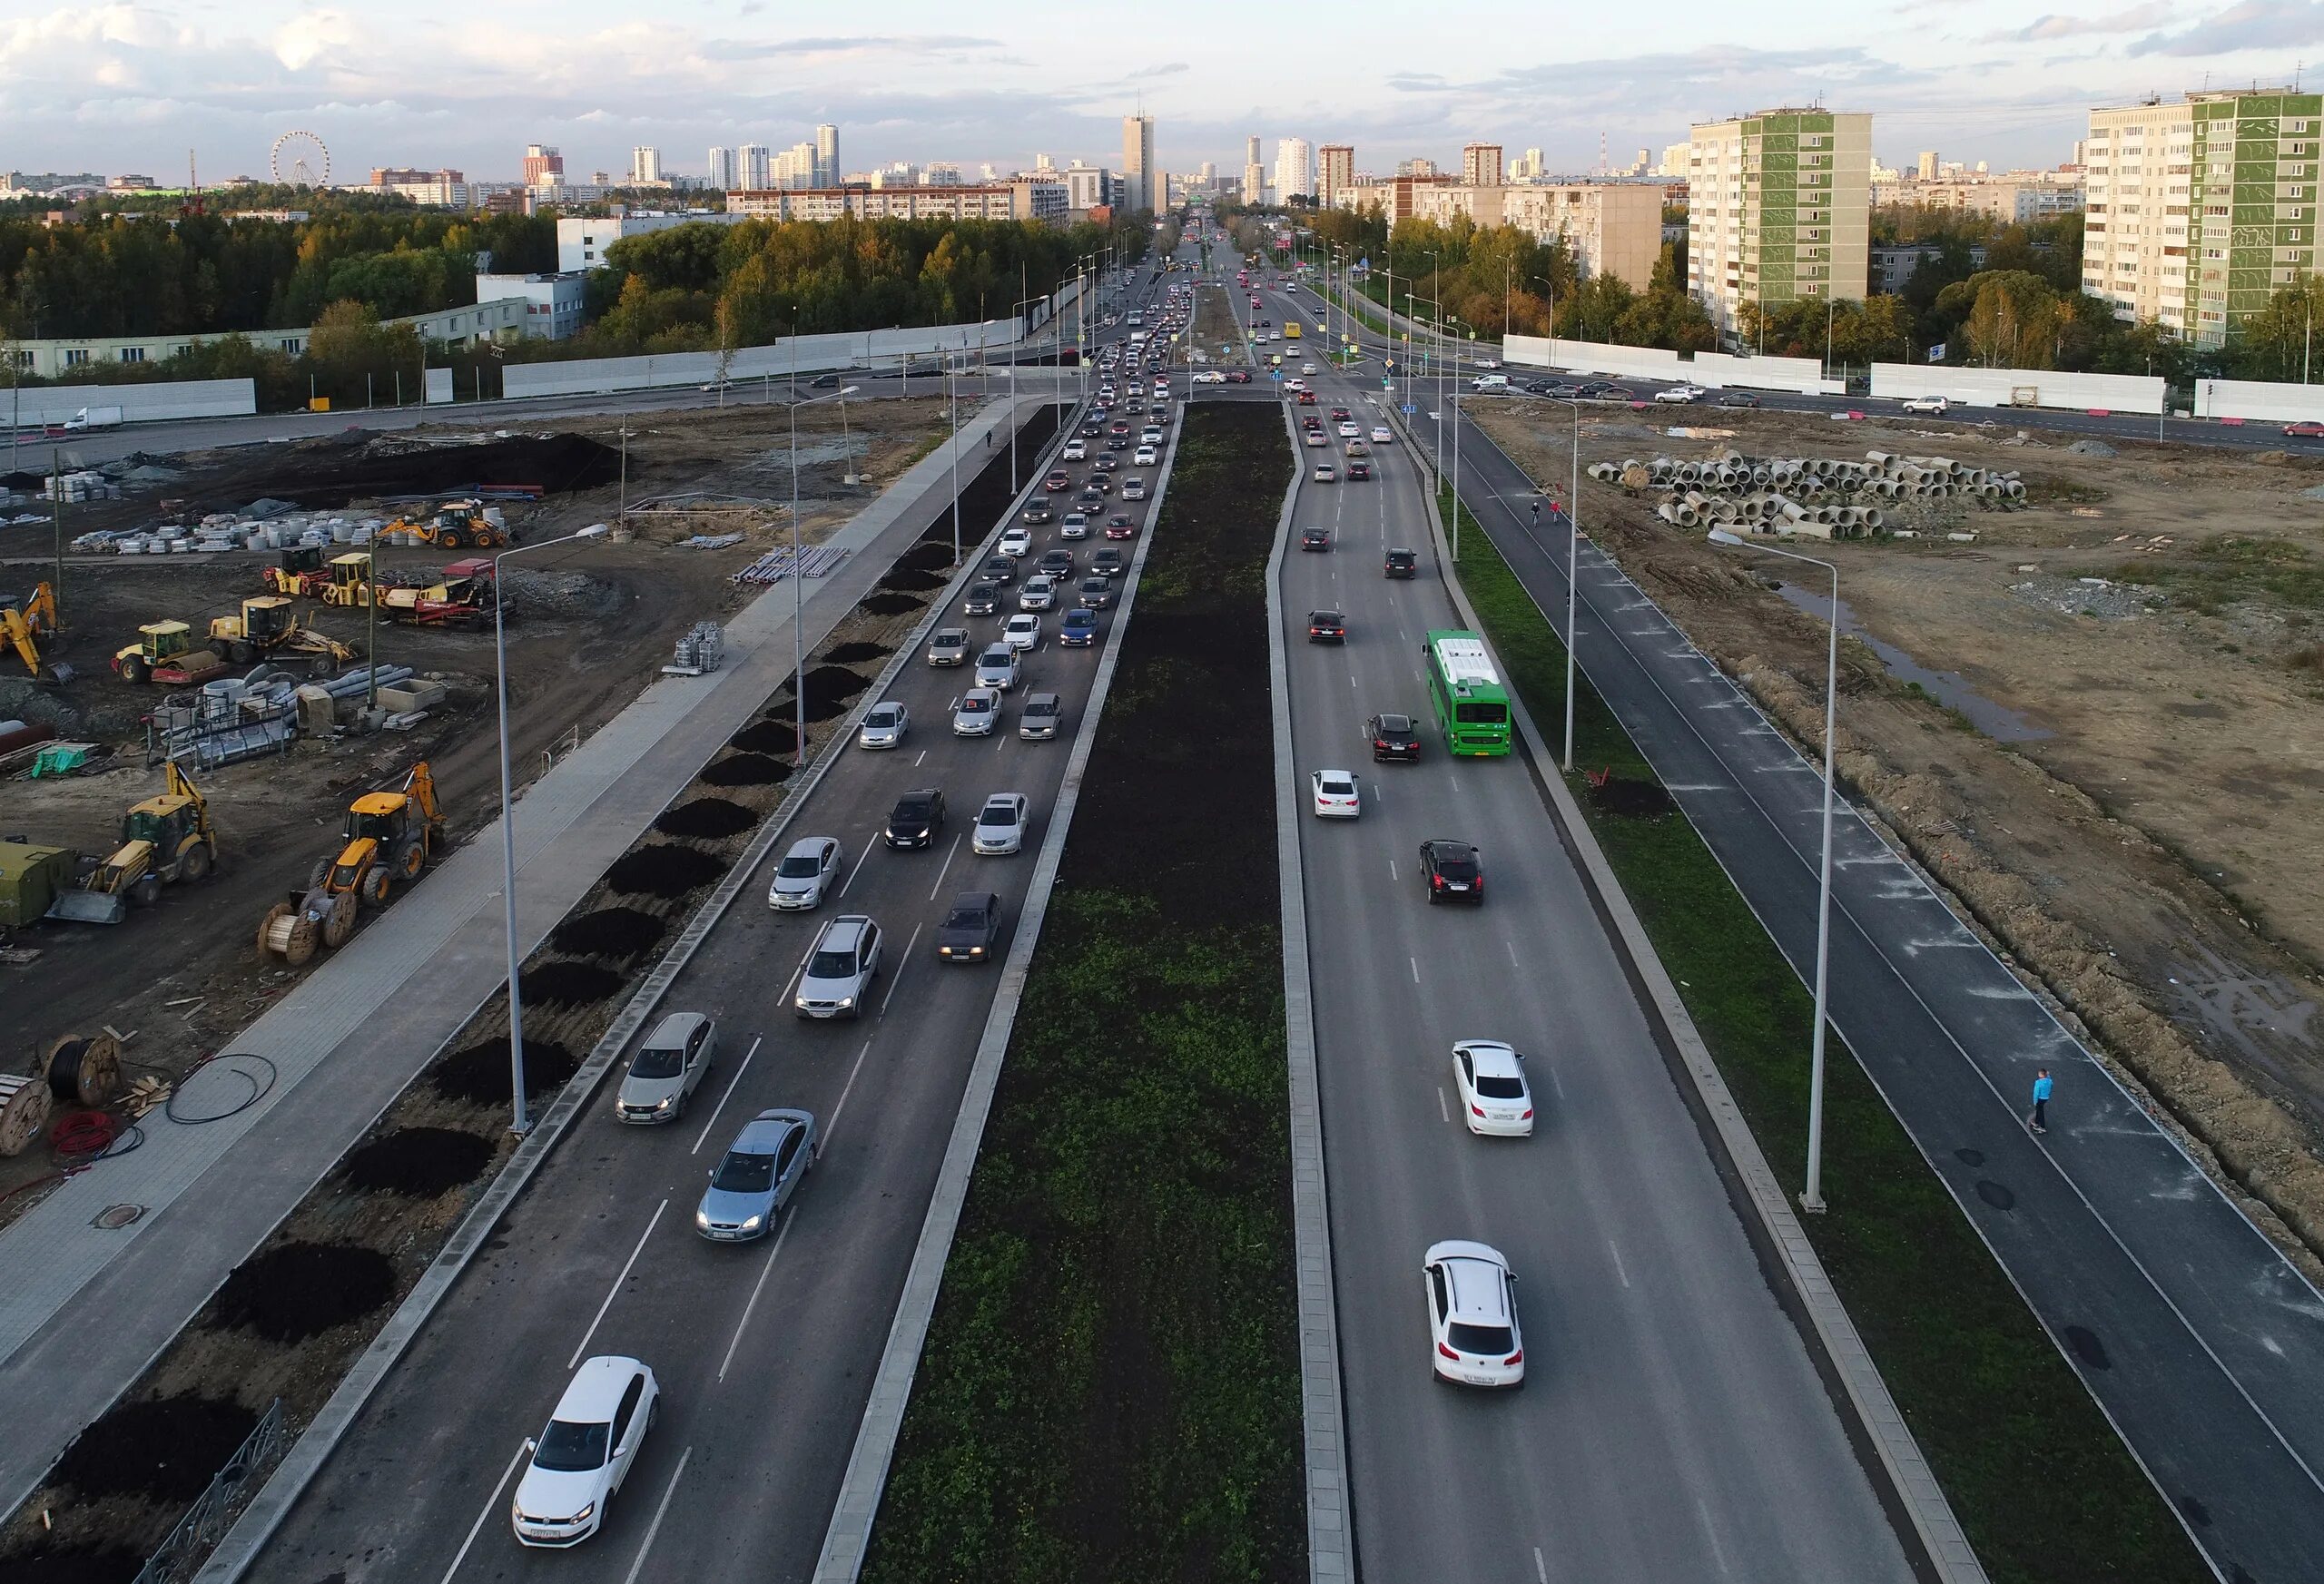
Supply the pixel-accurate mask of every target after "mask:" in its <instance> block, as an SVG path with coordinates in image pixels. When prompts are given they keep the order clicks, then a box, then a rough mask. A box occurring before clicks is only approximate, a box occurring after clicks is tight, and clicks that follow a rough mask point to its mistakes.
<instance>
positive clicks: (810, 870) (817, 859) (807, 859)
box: [774, 852, 823, 880]
mask: <svg viewBox="0 0 2324 1584" xmlns="http://www.w3.org/2000/svg"><path fill="white" fill-rule="evenodd" d="M822 872H823V861H822V855H820V854H818V853H813V852H793V853H790V854H787V855H786V856H785V857H784V858H783V867H782V868H781V869H778V870H776V871H774V878H775V879H777V880H812V879H814V878H815V877H816V876H817V875H819V874H821V873H822Z"/></svg>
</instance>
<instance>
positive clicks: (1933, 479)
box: [1590, 450, 2025, 538]
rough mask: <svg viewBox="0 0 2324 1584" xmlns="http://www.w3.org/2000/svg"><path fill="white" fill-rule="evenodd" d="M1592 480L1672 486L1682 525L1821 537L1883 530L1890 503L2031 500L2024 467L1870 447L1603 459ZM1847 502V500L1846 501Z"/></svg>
mask: <svg viewBox="0 0 2324 1584" xmlns="http://www.w3.org/2000/svg"><path fill="white" fill-rule="evenodd" d="M1590 477H1592V478H1597V479H1600V480H1602V481H1604V482H1606V483H1608V484H1619V485H1620V486H1621V487H1623V488H1625V489H1630V490H1642V489H1663V490H1669V491H1670V492H1671V498H1670V499H1669V500H1668V501H1665V502H1664V503H1663V504H1662V505H1661V506H1660V507H1657V508H1656V515H1657V516H1659V517H1661V518H1662V520H1663V521H1665V522H1667V523H1670V524H1673V525H1675V526H1679V527H1686V528H1691V527H1739V528H1743V529H1746V530H1748V531H1751V532H1756V533H1776V534H1807V535H1810V536H1814V537H1817V538H1831V537H1833V536H1836V535H1837V536H1855V535H1858V534H1868V533H1878V532H1879V531H1881V530H1882V529H1883V528H1884V527H1886V526H1887V522H1886V514H1885V513H1884V512H1883V511H1882V510H1881V503H1883V502H1886V501H1907V502H1918V501H1926V502H1936V501H1944V500H1960V501H1962V502H1964V503H1965V504H1970V505H1975V506H1979V507H1985V508H1987V509H1993V510H2002V509H2007V508H2009V507H2016V506H2019V505H2022V504H2023V503H2024V499H2025V486H2024V483H2023V482H2021V481H2020V480H2019V478H2018V476H2017V473H2016V472H2015V470H2014V469H2012V470H2010V471H2007V472H2003V471H1999V470H1996V469H1994V468H1987V467H1970V466H1968V465H1967V464H1965V463H1962V462H1955V461H1954V460H1952V459H1951V458H1950V457H1902V456H1898V455H1896V454H1895V453H1893V452H1888V451H1867V452H1866V453H1865V459H1864V460H1863V461H1861V462H1850V461H1845V460H1842V459H1840V458H1837V457H1746V456H1744V455H1743V453H1741V452H1740V451H1734V450H1728V451H1722V452H1720V453H1719V454H1718V455H1717V456H1714V457H1707V458H1705V459H1703V460H1702V461H1699V462H1689V461H1680V460H1679V459H1677V458H1674V457H1655V458H1653V459H1652V460H1651V461H1641V460H1640V459H1639V458H1637V457H1631V458H1630V459H1629V460H1628V461H1625V462H1620V463H1614V462H1593V463H1591V464H1590ZM1844 500H1845V504H1844V503H1843V502H1844Z"/></svg>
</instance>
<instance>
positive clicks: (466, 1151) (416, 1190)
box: [347, 1127, 492, 1199]
mask: <svg viewBox="0 0 2324 1584" xmlns="http://www.w3.org/2000/svg"><path fill="white" fill-rule="evenodd" d="M491 1164H492V1141H491V1140H490V1139H488V1138H479V1137H478V1136H476V1135H475V1134H473V1133H463V1132H461V1131H460V1130H459V1129H458V1128H457V1127H397V1128H393V1129H390V1130H389V1131H388V1132H386V1133H382V1134H381V1135H379V1137H377V1138H374V1139H372V1140H371V1141H370V1142H369V1144H364V1145H359V1146H357V1147H356V1148H355V1150H354V1151H353V1152H352V1153H350V1155H349V1156H348V1157H347V1180H348V1181H349V1182H350V1183H352V1184H354V1185H355V1186H357V1187H359V1188H360V1189H362V1190H363V1191H364V1192H365V1193H377V1194H401V1195H404V1196H405V1197H406V1198H409V1199H432V1198H434V1197H435V1196H436V1195H438V1194H441V1193H444V1192H446V1191H448V1190H449V1189H452V1188H457V1187H458V1186H460V1185H461V1184H462V1183H468V1182H474V1181H475V1180H476V1178H477V1176H478V1174H479V1173H480V1172H482V1171H483V1170H484V1168H485V1167H486V1166H489V1165H491Z"/></svg>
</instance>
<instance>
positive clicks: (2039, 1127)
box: [2025, 1067, 2050, 1133]
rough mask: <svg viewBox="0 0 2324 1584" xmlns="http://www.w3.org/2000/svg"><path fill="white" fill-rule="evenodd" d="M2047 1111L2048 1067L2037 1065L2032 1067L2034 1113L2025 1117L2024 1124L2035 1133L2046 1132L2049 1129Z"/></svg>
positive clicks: (2048, 1096)
mask: <svg viewBox="0 0 2324 1584" xmlns="http://www.w3.org/2000/svg"><path fill="white" fill-rule="evenodd" d="M2049 1111H2050V1069H2049V1068H2048V1067H2035V1068H2034V1069H2033V1115H2032V1116H2031V1117H2027V1118H2026V1119H2025V1126H2026V1127H2030V1128H2032V1129H2033V1131H2034V1132H2036V1133H2047V1132H2048V1131H2049V1130H2050V1116H2049Z"/></svg>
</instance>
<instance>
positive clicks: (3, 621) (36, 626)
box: [0, 583, 56, 676]
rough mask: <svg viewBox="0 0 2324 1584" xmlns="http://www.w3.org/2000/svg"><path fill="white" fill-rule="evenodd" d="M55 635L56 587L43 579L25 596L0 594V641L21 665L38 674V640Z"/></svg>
mask: <svg viewBox="0 0 2324 1584" xmlns="http://www.w3.org/2000/svg"><path fill="white" fill-rule="evenodd" d="M55 635H56V591H55V590H54V588H51V587H50V586H49V585H47V584H45V583H44V584H42V585H40V586H39V587H37V588H35V589H34V590H33V596H32V598H30V599H28V600H20V599H18V598H16V597H15V595H0V644H7V645H8V646H9V647H10V648H12V649H14V650H15V652H16V657H17V658H18V659H20V660H22V661H23V662H24V663H25V670H26V671H29V672H31V673H32V674H33V675H34V676H38V675H40V674H41V668H40V667H41V661H40V641H41V640H42V639H43V638H53V637H54V636H55Z"/></svg>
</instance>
